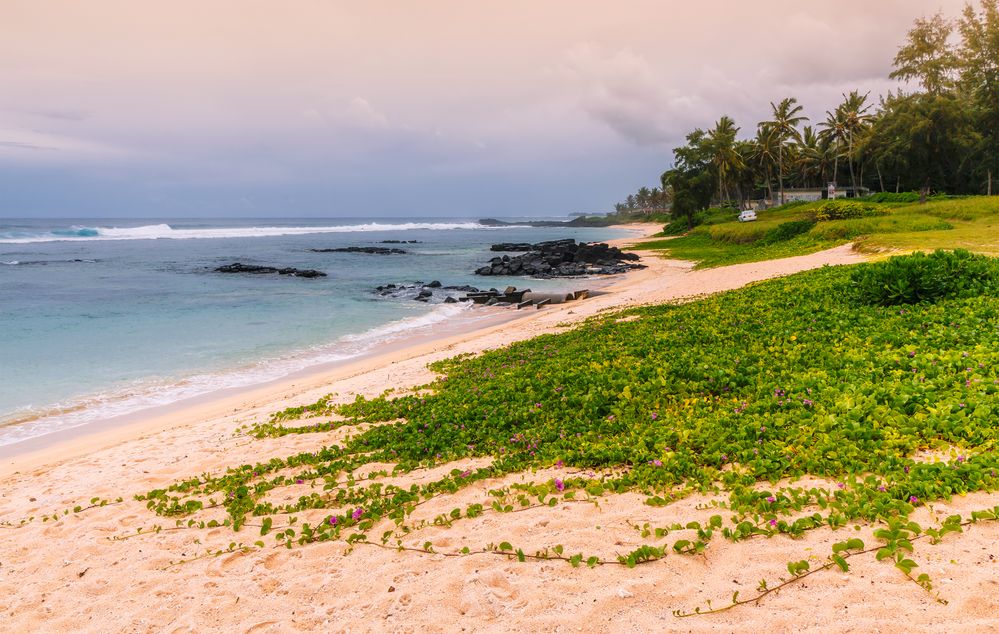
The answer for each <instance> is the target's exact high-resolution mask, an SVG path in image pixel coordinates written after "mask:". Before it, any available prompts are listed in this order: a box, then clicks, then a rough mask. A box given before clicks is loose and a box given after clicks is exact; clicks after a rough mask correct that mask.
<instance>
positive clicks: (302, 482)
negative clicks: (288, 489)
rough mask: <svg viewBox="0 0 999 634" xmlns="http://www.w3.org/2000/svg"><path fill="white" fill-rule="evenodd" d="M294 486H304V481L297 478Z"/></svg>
mask: <svg viewBox="0 0 999 634" xmlns="http://www.w3.org/2000/svg"><path fill="white" fill-rule="evenodd" d="M295 484H305V480H303V479H301V478H299V479H298V480H295Z"/></svg>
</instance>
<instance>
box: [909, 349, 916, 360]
mask: <svg viewBox="0 0 999 634" xmlns="http://www.w3.org/2000/svg"><path fill="white" fill-rule="evenodd" d="M914 356H916V351H915V350H913V351H912V352H910V353H909V358H910V359H911V358H912V357H914Z"/></svg>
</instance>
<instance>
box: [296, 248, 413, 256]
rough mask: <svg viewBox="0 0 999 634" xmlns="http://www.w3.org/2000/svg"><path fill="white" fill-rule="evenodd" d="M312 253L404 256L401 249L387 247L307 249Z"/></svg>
mask: <svg viewBox="0 0 999 634" xmlns="http://www.w3.org/2000/svg"><path fill="white" fill-rule="evenodd" d="M309 251H312V252H313V253H370V254H372V255H405V254H406V252H405V251H403V250H402V249H389V248H387V247H339V248H336V249H309Z"/></svg>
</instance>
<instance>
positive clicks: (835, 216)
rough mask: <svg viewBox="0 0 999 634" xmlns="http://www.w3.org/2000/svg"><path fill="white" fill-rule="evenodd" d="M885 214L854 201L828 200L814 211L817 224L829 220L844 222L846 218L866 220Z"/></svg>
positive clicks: (870, 206) (873, 207)
mask: <svg viewBox="0 0 999 634" xmlns="http://www.w3.org/2000/svg"><path fill="white" fill-rule="evenodd" d="M886 213H887V212H886V211H884V210H882V209H878V208H877V207H875V206H874V205H868V204H864V203H862V202H858V201H855V200H849V201H848V200H829V201H826V202H825V203H823V204H822V205H821V206H819V208H818V209H817V210H816V213H815V219H816V220H818V221H819V222H828V221H830V220H846V219H848V218H867V217H869V216H883V215H885V214H886Z"/></svg>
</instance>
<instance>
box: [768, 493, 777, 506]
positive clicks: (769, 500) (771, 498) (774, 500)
mask: <svg viewBox="0 0 999 634" xmlns="http://www.w3.org/2000/svg"><path fill="white" fill-rule="evenodd" d="M776 501H777V498H775V497H774V496H772V495H771V496H770V497H768V498H767V502H770V503H771V504H773V503H774V502H776Z"/></svg>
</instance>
